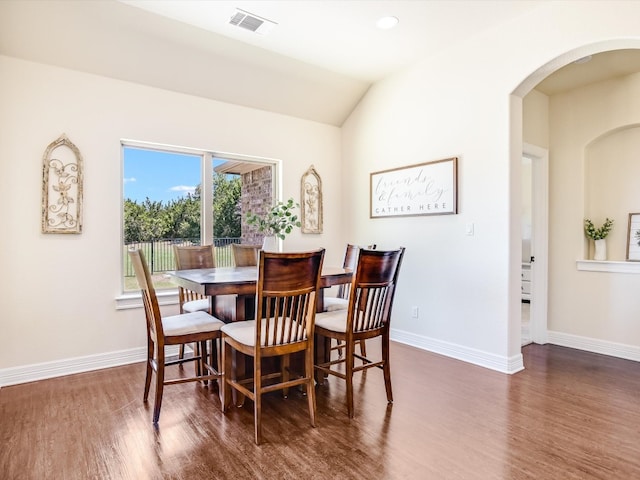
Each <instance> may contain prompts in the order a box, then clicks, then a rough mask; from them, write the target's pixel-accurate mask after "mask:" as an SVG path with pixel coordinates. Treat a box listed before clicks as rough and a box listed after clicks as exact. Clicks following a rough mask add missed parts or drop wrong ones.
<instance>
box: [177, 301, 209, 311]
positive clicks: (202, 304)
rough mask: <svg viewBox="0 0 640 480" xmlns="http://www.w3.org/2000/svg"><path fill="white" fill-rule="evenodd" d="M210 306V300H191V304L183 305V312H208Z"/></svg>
mask: <svg viewBox="0 0 640 480" xmlns="http://www.w3.org/2000/svg"><path fill="white" fill-rule="evenodd" d="M209 306H210V304H209V299H208V298H203V299H202V300H191V301H190V302H184V303H183V304H182V310H183V311H184V312H187V313H190V312H208V311H209Z"/></svg>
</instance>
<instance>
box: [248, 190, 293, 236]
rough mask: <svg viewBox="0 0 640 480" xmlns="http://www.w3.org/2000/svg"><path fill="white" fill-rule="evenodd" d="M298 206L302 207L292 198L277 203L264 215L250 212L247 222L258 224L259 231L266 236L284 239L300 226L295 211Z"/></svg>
mask: <svg viewBox="0 0 640 480" xmlns="http://www.w3.org/2000/svg"><path fill="white" fill-rule="evenodd" d="M296 208H300V205H299V204H298V203H296V202H294V201H293V198H290V199H289V200H287V201H286V202H278V203H276V204H275V205H274V206H273V207H271V208H270V209H269V210H268V211H267V212H266V213H265V214H264V215H262V216H260V215H257V214H254V213H252V212H249V213H248V214H247V223H248V224H249V225H255V226H257V227H258V232H260V233H263V234H264V235H265V236H270V235H273V236H275V237H277V238H279V239H281V240H284V239H285V237H286V236H287V235H288V234H290V233H291V232H292V231H293V229H294V228H295V227H300V220H298V216H297V215H296V214H295V213H294V209H296Z"/></svg>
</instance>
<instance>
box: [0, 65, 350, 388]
mask: <svg viewBox="0 0 640 480" xmlns="http://www.w3.org/2000/svg"><path fill="white" fill-rule="evenodd" d="M0 105H1V106H2V107H1V108H0V165H2V174H1V175H0V186H1V188H0V204H2V205H3V207H4V208H3V214H2V230H3V234H2V237H1V238H2V248H1V249H0V265H2V277H3V280H2V289H0V292H1V293H0V294H1V295H2V299H1V304H2V313H1V314H0V316H1V319H0V324H1V328H0V331H1V333H0V385H1V384H3V383H5V384H6V383H10V382H11V381H12V379H13V378H14V377H13V376H15V375H18V376H20V375H22V374H25V375H26V376H27V377H29V374H30V373H29V372H30V369H31V373H33V372H36V371H37V372H40V373H42V375H44V376H46V375H47V372H46V370H47V368H49V367H50V368H51V369H52V372H51V374H54V373H55V372H56V371H58V370H57V369H58V367H60V365H59V363H60V362H62V363H64V362H67V363H72V364H73V363H75V364H82V363H86V364H88V367H87V368H90V367H91V365H95V366H100V365H102V364H109V362H112V361H113V360H114V358H116V357H117V358H131V359H132V360H133V359H140V357H139V356H136V355H138V354H139V353H140V352H141V351H143V349H142V347H143V346H144V345H145V334H144V318H143V311H142V310H141V309H135V310H119V311H116V308H115V307H116V302H115V298H116V296H118V295H119V293H120V277H121V269H120V264H121V238H120V231H121V227H120V225H121V198H122V188H121V184H122V173H121V158H120V139H123V138H126V139H135V140H142V141H149V142H159V143H164V144H171V145H178V146H189V147H196V148H204V149H211V150H213V151H217V152H230V153H239V154H247V155H254V156H260V157H267V158H274V159H279V160H281V161H282V171H283V182H282V183H283V185H284V189H283V190H284V191H283V192H282V197H283V198H285V199H286V198H288V197H290V196H292V197H294V198H299V195H300V187H299V185H300V183H299V182H300V178H301V177H302V174H303V173H304V172H305V171H306V170H307V169H308V168H309V166H310V165H311V164H313V165H315V168H316V170H317V171H318V173H319V174H320V176H321V177H322V179H323V189H324V232H325V233H324V234H322V235H303V234H301V233H300V232H299V231H296V232H294V233H293V234H292V235H291V236H290V237H289V238H288V239H287V248H288V249H303V248H315V247H317V246H323V247H325V248H327V257H326V262H327V263H329V264H335V265H340V264H341V263H342V257H343V255H344V245H345V243H346V242H347V238H346V236H345V235H344V234H343V232H342V230H341V228H340V227H341V216H342V210H343V203H342V201H341V198H342V197H341V189H342V179H341V176H340V175H336V174H335V172H339V171H340V142H341V138H340V130H339V129H338V128H337V127H332V126H328V125H324V124H319V123H314V122H310V121H305V120H299V119H295V118H292V117H286V116H282V115H277V114H272V113H268V112H265V111H259V110H252V109H249V108H244V107H238V106H234V105H229V104H224V103H219V102H215V101H209V100H204V99H201V98H197V97H192V96H187V95H182V94H177V93H172V92H168V91H163V90H159V89H155V88H150V87H145V86H142V85H136V84H131V83H126V82H122V81H117V80H111V79H107V78H104V77H98V76H93V75H88V74H83V73H78V72H74V71H70V70H64V69H60V68H54V67H49V66H46V65H43V64H36V63H30V62H26V61H22V60H17V59H14V58H9V57H2V56H0ZM62 133H66V134H67V135H68V137H69V138H70V140H71V141H72V142H74V143H75V144H76V145H77V147H78V148H79V149H80V151H81V153H82V155H83V158H84V168H85V170H84V178H85V183H84V228H83V233H82V234H80V235H51V234H48V235H44V234H42V233H40V208H41V189H42V181H41V178H42V155H43V153H44V150H45V148H46V147H47V145H48V144H49V143H50V142H52V141H53V140H55V139H56V138H58V136H60V135H61V134H62ZM165 311H166V312H167V313H172V312H175V311H176V308H175V307H167V308H166V309H165ZM114 352H115V353H114ZM118 352H120V353H118ZM73 359H77V360H73ZM56 362H58V363H56ZM101 362H102V363H101ZM35 364H38V365H36V366H34V365H35ZM41 364H42V365H41ZM70 368H73V367H70ZM79 368H80V367H79ZM80 369H81V368H80ZM64 372H65V370H64V369H62V373H64ZM40 373H35V375H38V374H40Z"/></svg>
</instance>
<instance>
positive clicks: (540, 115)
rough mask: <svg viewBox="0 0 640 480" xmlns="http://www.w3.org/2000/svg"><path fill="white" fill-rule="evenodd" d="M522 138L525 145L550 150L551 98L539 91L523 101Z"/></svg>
mask: <svg viewBox="0 0 640 480" xmlns="http://www.w3.org/2000/svg"><path fill="white" fill-rule="evenodd" d="M522 138H523V140H524V141H525V143H529V144H531V145H535V146H536V147H541V148H547V149H548V148H549V97H547V96H546V95H545V94H544V93H541V92H539V91H537V90H531V91H530V92H529V93H528V94H527V95H525V97H524V98H523V99H522Z"/></svg>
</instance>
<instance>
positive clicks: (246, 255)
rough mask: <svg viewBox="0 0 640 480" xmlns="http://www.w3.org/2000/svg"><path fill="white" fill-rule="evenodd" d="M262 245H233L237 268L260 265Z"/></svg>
mask: <svg viewBox="0 0 640 480" xmlns="http://www.w3.org/2000/svg"><path fill="white" fill-rule="evenodd" d="M260 248H261V247H260V245H241V244H239V243H232V244H231V249H232V250H231V251H232V252H233V261H234V263H235V265H236V267H253V266H255V265H258V250H260Z"/></svg>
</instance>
